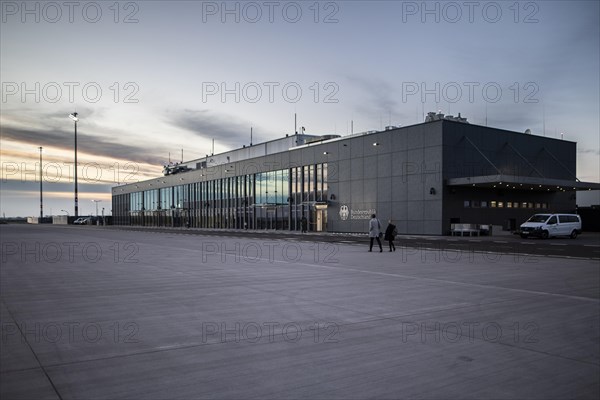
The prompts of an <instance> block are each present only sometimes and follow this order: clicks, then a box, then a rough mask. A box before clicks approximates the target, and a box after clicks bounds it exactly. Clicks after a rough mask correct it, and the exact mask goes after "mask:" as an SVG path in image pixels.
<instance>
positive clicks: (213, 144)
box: [210, 138, 215, 156]
mask: <svg viewBox="0 0 600 400" xmlns="http://www.w3.org/2000/svg"><path fill="white" fill-rule="evenodd" d="M210 155H211V156H214V155H215V139H214V138H213V140H212V153H210Z"/></svg>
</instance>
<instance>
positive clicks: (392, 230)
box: [383, 219, 398, 251]
mask: <svg viewBox="0 0 600 400" xmlns="http://www.w3.org/2000/svg"><path fill="white" fill-rule="evenodd" d="M397 234H398V230H397V229H396V225H394V224H393V223H392V220H391V219H390V220H389V221H388V226H387V228H385V235H384V236H383V240H387V241H388V243H389V244H390V251H396V246H395V245H394V240H395V239H396V235H397Z"/></svg>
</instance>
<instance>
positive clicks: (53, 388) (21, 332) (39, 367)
mask: <svg viewBox="0 0 600 400" xmlns="http://www.w3.org/2000/svg"><path fill="white" fill-rule="evenodd" d="M0 301H1V302H2V305H3V306H4V308H5V309H6V312H7V313H8V316H9V318H10V319H11V321H12V322H13V323H15V325H17V329H18V330H19V333H20V334H21V340H22V341H25V343H27V348H28V349H29V351H30V352H31V354H32V355H33V357H34V358H35V361H36V363H37V365H38V367H37V368H35V369H41V370H42V373H43V374H44V376H45V377H46V379H47V380H48V383H50V386H52V390H54V393H56V396H57V397H58V398H59V400H62V398H63V397H62V396H61V395H60V392H59V391H58V388H57V387H56V385H55V384H54V382H53V381H52V378H50V375H48V371H46V367H45V366H44V365H43V364H42V362H41V361H40V359H39V358H38V355H37V353H36V352H35V350H33V347H31V344H30V343H29V340H27V336H26V335H23V330H22V329H21V326H20V325H19V324H17V323H16V322H17V320H16V319H15V318H14V317H13V315H12V312H10V309H9V308H8V305H7V304H6V303H5V302H4V300H0Z"/></svg>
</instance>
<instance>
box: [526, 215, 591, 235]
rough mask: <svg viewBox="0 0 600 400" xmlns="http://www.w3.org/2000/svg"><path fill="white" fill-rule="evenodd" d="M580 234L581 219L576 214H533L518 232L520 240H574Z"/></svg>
mask: <svg viewBox="0 0 600 400" xmlns="http://www.w3.org/2000/svg"><path fill="white" fill-rule="evenodd" d="M580 233H581V217H580V216H579V215H577V214H535V215H533V216H532V217H531V218H529V219H528V220H527V222H525V223H524V224H522V225H521V230H520V234H521V237H522V238H528V237H532V236H537V237H541V238H542V239H547V238H549V237H551V236H570V237H571V239H575V238H576V237H577V235H579V234H580Z"/></svg>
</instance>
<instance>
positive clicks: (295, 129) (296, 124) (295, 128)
mask: <svg viewBox="0 0 600 400" xmlns="http://www.w3.org/2000/svg"><path fill="white" fill-rule="evenodd" d="M294 132H295V133H296V135H297V134H298V117H297V115H296V113H294Z"/></svg>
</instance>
